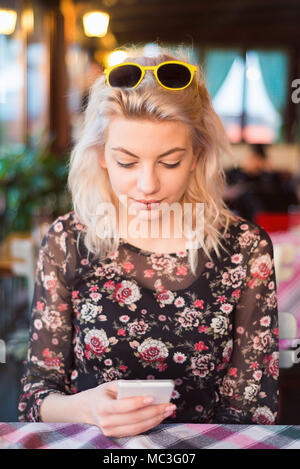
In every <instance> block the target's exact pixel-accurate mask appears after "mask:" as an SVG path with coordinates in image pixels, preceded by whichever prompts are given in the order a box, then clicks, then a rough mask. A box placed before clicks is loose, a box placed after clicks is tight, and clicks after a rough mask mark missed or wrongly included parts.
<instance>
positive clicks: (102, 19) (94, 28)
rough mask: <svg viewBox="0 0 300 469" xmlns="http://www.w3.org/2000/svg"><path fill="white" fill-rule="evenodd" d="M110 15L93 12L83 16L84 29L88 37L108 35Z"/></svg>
mask: <svg viewBox="0 0 300 469" xmlns="http://www.w3.org/2000/svg"><path fill="white" fill-rule="evenodd" d="M108 23H109V14H108V13H104V12H103V11H91V12H89V13H86V14H85V15H83V28H84V33H85V35H86V36H89V37H92V36H96V37H103V36H105V34H106V33H107V28H108Z"/></svg>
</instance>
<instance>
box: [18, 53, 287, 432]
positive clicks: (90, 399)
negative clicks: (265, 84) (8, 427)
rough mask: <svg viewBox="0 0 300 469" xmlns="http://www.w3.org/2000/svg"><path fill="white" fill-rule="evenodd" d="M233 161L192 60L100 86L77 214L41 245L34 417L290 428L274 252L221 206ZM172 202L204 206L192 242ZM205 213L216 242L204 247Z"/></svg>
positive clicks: (109, 74)
mask: <svg viewBox="0 0 300 469" xmlns="http://www.w3.org/2000/svg"><path fill="white" fill-rule="evenodd" d="M135 64H136V65H135ZM144 67H146V68H144ZM222 152H230V146H229V143H228V140H227V137H226V134H225V132H224V128H223V126H222V124H221V121H220V119H219V118H218V116H217V115H216V113H215V112H214V110H213V108H212V105H211V100H210V97H209V95H208V92H207V90H206V87H205V84H204V81H203V80H202V78H201V76H200V71H199V69H198V68H197V67H195V66H193V65H190V64H188V62H187V60H183V61H182V60H181V58H180V60H178V59H177V58H176V57H174V56H173V55H168V54H162V55H161V56H159V57H156V58H148V57H137V58H135V59H130V61H128V60H127V61H126V62H124V63H123V64H121V65H120V66H116V67H113V68H112V69H108V70H106V71H105V74H104V76H101V77H99V79H98V80H97V81H96V82H95V84H94V85H93V88H92V90H91V94H90V98H89V103H88V106H87V109H86V112H85V121H84V125H83V128H82V132H81V136H80V138H79V140H78V142H77V144H76V145H75V147H74V149H73V152H72V155H71V160H70V171H69V181H68V183H69V189H70V191H71V194H72V199H73V207H74V210H73V211H72V212H70V213H67V214H65V215H63V216H61V217H59V218H58V219H57V220H55V221H54V222H53V224H52V225H51V227H50V229H49V231H48V233H47V234H46V235H45V237H44V239H43V241H42V245H41V249H40V255H39V260H38V264H37V278H36V286H35V293H34V298H33V303H32V319H31V328H30V344H29V353H28V361H27V363H26V370H25V373H24V377H23V379H22V384H23V392H22V395H21V397H20V404H19V411H20V420H23V421H45V422H50V421H59V422H82V423H88V424H92V425H97V426H98V427H99V428H101V429H102V431H103V433H104V434H105V435H107V436H113V437H122V436H129V435H136V434H139V433H142V432H144V431H146V430H149V429H151V428H153V427H155V426H156V425H158V424H159V423H161V422H163V423H168V422H174V423H175V422H191V423H205V422H208V423H240V424H249V423H250V424H258V423H261V424H274V423H276V417H277V401H278V390H277V384H278V358H279V353H278V323H277V300H276V283H275V273H274V262H273V249H272V243H271V241H270V238H269V236H268V235H267V234H266V232H265V231H264V230H263V229H262V228H261V227H259V226H257V225H255V224H254V223H251V222H248V221H247V220H244V219H242V218H238V217H236V216H235V215H234V214H233V213H231V212H230V210H229V209H228V208H227V206H226V205H225V203H224V202H223V200H222V192H223V188H224V173H223V171H222V169H221V167H220V160H219V159H220V155H221V153H222ZM125 199H126V200H125ZM105 204H109V206H110V207H113V208H114V209H115V212H114V213H113V211H109V210H108V211H107V212H106V215H104V212H103V210H102V208H103V206H106V205H105ZM172 204H175V206H176V207H177V208H178V206H179V207H181V208H183V210H182V212H181V214H182V215H181V216H182V217H183V216H184V213H185V212H184V207H185V205H184V204H187V205H189V204H190V205H192V212H189V213H190V214H192V215H191V217H190V218H189V221H190V222H192V225H189V228H188V229H187V231H183V232H182V230H181V232H180V233H179V236H178V232H177V234H176V230H177V225H178V224H179V225H180V221H181V220H179V218H180V216H178V213H179V212H176V213H175V212H173V211H169V214H170V217H169V219H168V218H165V217H164V215H165V214H166V213H167V210H166V208H165V207H170V206H172ZM176 204H177V205H176ZM197 204H200V206H201V204H202V206H203V207H204V211H203V215H204V216H203V219H204V225H203V226H202V225H201V226H202V228H203V242H202V243H201V242H200V243H198V244H197V247H195V244H193V246H192V247H191V244H189V243H188V242H187V241H188V239H190V238H189V230H190V231H191V230H192V231H193V232H194V233H196V236H197V231H196V230H195V223H197V217H198V218H199V217H200V215H199V213H200V212H197V211H196V207H197ZM174 213H175V214H174ZM197 214H198V215H197ZM200 218H201V217H200ZM166 220H167V221H166ZM154 221H156V223H157V225H156V226H158V235H157V236H156V237H155V236H153V235H152V233H151V232H150V228H149V227H150V223H154ZM198 221H199V220H198ZM167 223H168V224H169V228H170V230H169V233H168V235H167V236H165V235H164V234H163V228H164V227H166V224H167ZM138 225H140V226H139V227H138ZM201 226H200V225H198V229H199V230H200V232H201ZM129 227H130V229H128V228H129ZM141 227H142V229H143V231H139V229H141ZM200 238H201V237H200ZM200 238H199V237H198V236H197V239H200ZM120 379H125V380H127V379H128V380H129V379H131V380H132V379H173V380H174V381H175V389H174V392H173V395H172V398H171V403H172V404H173V405H174V407H173V408H171V409H169V407H170V404H169V405H166V404H159V405H151V403H149V402H147V401H144V399H143V396H138V397H133V398H126V399H120V400H117V399H116V390H117V381H118V380H120Z"/></svg>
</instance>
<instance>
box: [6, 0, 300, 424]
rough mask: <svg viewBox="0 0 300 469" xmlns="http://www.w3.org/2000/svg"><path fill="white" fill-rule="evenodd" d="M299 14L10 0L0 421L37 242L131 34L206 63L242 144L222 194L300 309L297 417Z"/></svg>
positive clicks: (291, 395) (283, 388) (141, 45)
mask: <svg viewBox="0 0 300 469" xmlns="http://www.w3.org/2000/svg"><path fill="white" fill-rule="evenodd" d="M299 20H300V3H299V1H298V0H240V1H239V2H236V1H235V0H210V1H202V0H195V1H193V0H185V1H184V2H183V1H180V0H163V1H161V0H102V1H101V0H98V1H97V0H94V1H80V0H61V1H59V0H50V1H49V0H47V1H46V0H44V1H43V0H35V1H30V0H28V1H27V0H8V1H5V0H0V421H16V420H17V402H18V395H19V392H20V377H21V374H22V370H23V364H24V360H25V358H26V351H27V342H28V321H29V315H30V307H31V301H32V295H33V288H34V276H35V268H36V260H37V253H38V250H39V246H40V243H41V240H42V237H43V235H44V233H45V231H46V230H47V229H48V227H49V225H50V223H52V221H53V220H54V219H55V218H56V217H57V216H59V215H62V214H64V213H66V212H67V211H69V210H71V208H72V207H71V201H70V197H69V195H68V193H67V192H66V179H67V161H68V157H69V154H70V150H71V148H72V145H73V143H74V141H75V139H76V135H77V132H78V129H79V126H80V123H81V121H82V113H83V110H84V108H85V106H86V103H87V99H88V92H89V88H90V86H91V84H92V83H93V82H94V80H95V79H96V78H97V77H98V76H99V75H101V74H102V73H103V69H104V68H105V67H106V66H108V65H113V64H116V63H118V62H120V61H122V60H123V59H124V58H125V57H126V54H125V51H124V49H126V47H127V46H134V47H135V51H136V53H143V54H145V55H149V56H150V55H156V54H159V52H160V47H161V46H163V47H168V48H169V50H170V51H174V52H177V51H183V52H184V53H185V54H186V56H187V58H188V59H189V61H190V62H191V63H194V64H199V65H201V67H202V68H203V70H204V73H205V77H206V85H207V88H208V90H209V92H210V94H211V97H212V103H213V106H214V109H215V110H216V112H217V113H218V114H219V115H220V117H221V119H222V121H223V124H224V126H225V129H226V132H227V134H228V137H229V139H230V141H231V143H232V150H233V156H232V157H223V160H222V163H223V165H224V169H225V172H226V180H227V186H226V189H225V192H224V198H225V200H226V201H227V203H228V205H229V206H230V207H231V209H232V210H233V211H235V213H237V214H238V215H241V216H243V217H245V218H247V219H249V220H252V221H254V222H256V223H258V224H260V225H261V226H263V227H264V228H265V229H266V231H267V232H268V233H269V234H270V236H271V238H272V241H273V245H274V257H275V266H276V275H277V284H278V285H277V286H278V301H279V310H280V312H281V313H283V312H291V313H293V315H294V316H295V317H296V320H295V322H294V323H290V324H287V322H286V323H281V326H280V348H281V350H280V423H282V424H300V404H299V402H298V399H297V397H298V396H299V391H300V370H299V369H300V364H297V363H295V361H296V360H295V344H294V343H293V341H292V340H291V339H295V338H297V337H300V293H299V291H300V288H299V285H300V147H299V137H300V119H299V116H300V105H299V104H298V102H299V101H300V36H299ZM298 89H299V91H298ZM286 321H287V319H286ZM284 326H288V327H284Z"/></svg>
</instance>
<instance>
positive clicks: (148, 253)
mask: <svg viewBox="0 0 300 469" xmlns="http://www.w3.org/2000/svg"><path fill="white" fill-rule="evenodd" d="M120 243H121V244H122V245H123V246H124V247H127V248H128V249H130V250H131V251H134V252H136V253H138V254H142V255H143V256H152V255H155V256H172V257H179V256H180V257H185V256H187V255H188V251H187V249H185V250H183V251H178V252H165V253H163V252H154V251H149V250H147V249H142V248H139V247H137V246H134V245H133V244H130V243H128V242H127V241H126V240H125V239H124V238H120Z"/></svg>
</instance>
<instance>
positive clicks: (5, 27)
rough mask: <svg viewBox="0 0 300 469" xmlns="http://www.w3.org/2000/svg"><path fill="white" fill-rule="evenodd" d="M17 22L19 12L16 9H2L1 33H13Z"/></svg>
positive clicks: (0, 12) (0, 14) (0, 19)
mask: <svg viewBox="0 0 300 469" xmlns="http://www.w3.org/2000/svg"><path fill="white" fill-rule="evenodd" d="M16 22H17V12H16V11H14V10H0V34H12V33H13V32H14V30H15V27H16Z"/></svg>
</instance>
